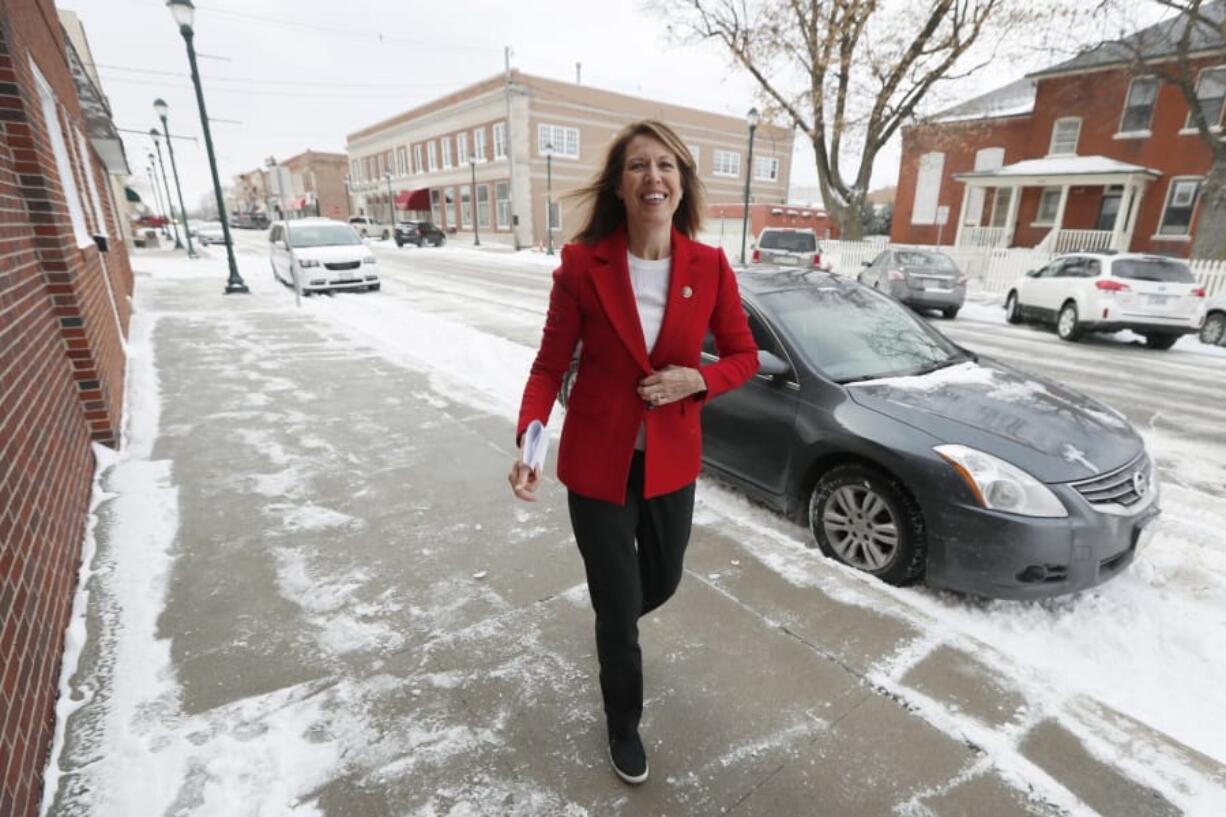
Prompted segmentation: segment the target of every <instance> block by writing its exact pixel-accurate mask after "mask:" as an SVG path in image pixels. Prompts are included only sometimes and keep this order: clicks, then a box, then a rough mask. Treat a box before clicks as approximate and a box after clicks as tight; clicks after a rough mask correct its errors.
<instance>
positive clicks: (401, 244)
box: [396, 238, 404, 247]
mask: <svg viewBox="0 0 1226 817" xmlns="http://www.w3.org/2000/svg"><path fill="white" fill-rule="evenodd" d="M396 246H397V247H403V246H404V242H403V241H401V240H400V239H399V238H397V239H396Z"/></svg>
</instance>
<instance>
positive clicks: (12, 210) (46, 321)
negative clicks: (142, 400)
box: [0, 0, 132, 817]
mask: <svg viewBox="0 0 1226 817" xmlns="http://www.w3.org/2000/svg"><path fill="white" fill-rule="evenodd" d="M63 49H64V44H63V35H62V32H61V30H60V28H59V23H58V21H57V18H56V15H55V8H54V5H53V4H52V3H51V2H50V0H39V1H38V2H28V3H21V4H16V5H15V6H5V7H3V10H0V815H4V817H34V815H36V814H37V813H38V805H39V799H40V795H41V789H42V773H43V769H44V767H45V765H46V762H47V756H48V751H49V749H50V745H51V739H52V734H53V729H54V705H55V699H56V695H57V691H58V682H59V673H60V665H61V654H62V651H63V637H64V632H65V628H66V625H67V622H68V616H69V614H70V612H71V606H72V600H73V594H74V592H75V585H76V577H77V572H78V566H79V560H80V547H81V541H82V535H83V532H84V523H85V516H86V513H87V511H88V503H89V493H90V486H91V482H92V477H93V470H94V461H93V456H92V453H91V451H90V442H91V440H93V441H97V442H100V443H103V444H107V445H112V446H114V445H116V444H117V442H118V435H119V422H120V417H121V415H122V403H123V375H124V366H125V356H124V349H123V342H122V335H123V334H125V333H126V331H127V323H128V319H129V313H128V309H129V296H130V295H131V292H132V270H131V266H130V264H129V262H128V258H127V252H126V247H125V245H124V244H123V242H122V241H120V240H119V238H120V231H119V229H118V214H116V213H114V212H112V211H111V209H110V204H111V201H110V198H109V197H108V196H106V195H105V188H104V186H103V185H104V184H105V182H106V180H105V178H104V177H103V175H102V174H103V170H102V166H101V163H100V161H99V159H98V157H97V155H95V154H94V153H93V151H92V149H91V148H89V147H88V145H87V144H86V145H82V144H80V143H79V142H78V139H77V136H76V133H77V131H78V130H79V129H80V130H83V129H84V125H83V122H82V119H81V112H80V109H79V105H78V103H77V98H76V92H75V88H74V86H73V83H72V78H71V75H70V74H69V71H68V66H67V63H66V61H65V58H64V52H63ZM31 59H33V61H34V62H35V63H37V65H38V70H39V71H40V72H41V73H42V74H43V76H44V77H45V79H46V80H47V82H48V84H49V85H50V86H51V88H52V90H53V92H54V94H55V96H56V98H57V102H58V110H57V111H56V116H57V118H58V121H59V123H60V127H61V129H62V130H63V131H64V136H65V141H66V142H67V146H68V154H69V159H70V163H71V166H72V168H73V172H74V173H75V174H76V178H70V179H61V178H60V175H59V172H58V169H57V164H56V161H55V157H54V153H53V150H52V147H51V144H50V142H49V138H48V133H47V128H46V125H45V122H44V118H43V108H42V102H41V99H40V96H39V94H38V91H37V86H36V84H35V79H34V74H33V71H32V69H31V68H30V61H31ZM82 149H84V150H85V151H88V155H86V154H84V153H82V152H81V151H82ZM85 172H91V173H92V174H93V176H94V183H95V186H96V187H97V189H98V193H99V198H100V203H101V207H102V209H103V214H102V220H103V221H104V222H105V232H106V233H107V234H108V235H110V236H111V240H112V247H111V250H110V252H108V253H107V254H106V258H105V262H106V268H107V272H106V276H105V277H104V274H103V257H102V256H101V255H100V253H99V252H98V251H97V249H95V248H94V247H92V246H88V247H85V248H81V247H78V242H77V239H76V236H75V235H74V231H73V228H72V224H71V221H70V217H69V212H68V205H67V200H66V197H65V185H68V184H71V185H74V186H75V187H76V188H77V189H78V190H79V193H80V197H81V200H82V204H83V209H84V210H85V215H86V223H87V226H88V227H89V229H90V231H91V232H98V231H99V225H97V224H95V223H94V222H95V220H96V217H95V214H94V209H93V205H92V198H91V196H90V194H89V190H88V187H87V185H85V184H79V183H78V182H77V181H76V179H82V180H83V179H84V178H85V177H84V176H83V175H81V174H83V173H85ZM108 283H109V291H108V286H107V285H108Z"/></svg>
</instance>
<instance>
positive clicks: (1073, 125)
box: [1047, 116, 1081, 156]
mask: <svg viewBox="0 0 1226 817" xmlns="http://www.w3.org/2000/svg"><path fill="white" fill-rule="evenodd" d="M1080 135H1081V117H1080V116H1066V117H1064V118H1063V119H1057V120H1056V121H1055V123H1054V124H1053V125H1052V126H1051V147H1050V148H1049V149H1048V151H1047V155H1048V156H1072V155H1074V154H1076V153H1077V137H1078V136H1080Z"/></svg>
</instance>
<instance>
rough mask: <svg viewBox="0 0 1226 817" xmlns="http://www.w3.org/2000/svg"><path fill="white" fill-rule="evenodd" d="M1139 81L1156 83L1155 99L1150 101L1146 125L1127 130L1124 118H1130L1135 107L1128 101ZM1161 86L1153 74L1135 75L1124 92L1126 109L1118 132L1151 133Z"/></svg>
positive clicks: (1121, 117) (1121, 113)
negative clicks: (1130, 111) (1130, 112)
mask: <svg viewBox="0 0 1226 817" xmlns="http://www.w3.org/2000/svg"><path fill="white" fill-rule="evenodd" d="M1138 82H1152V83H1153V84H1154V101H1153V102H1151V103H1149V119H1148V120H1147V121H1146V123H1145V126H1144V127H1140V128H1128V129H1127V130H1125V129H1124V120H1125V119H1127V118H1128V109H1129V108H1131V107H1133V106H1131V105H1129V104H1128V101H1129V100H1130V99H1132V89H1133V88H1135V87H1136V85H1137V83H1138ZM1161 87H1162V84H1161V83H1160V82H1159V81H1158V78H1157V77H1155V76H1153V75H1150V76H1145V77H1133V79H1132V81H1131V82H1129V83H1128V90H1127V91H1125V92H1124V110H1123V111H1121V112H1120V126H1119V129H1118V130H1117V131H1116V132H1117V133H1120V134H1133V133H1137V134H1140V133H1149V129H1150V126H1151V125H1153V122H1154V112H1155V111H1156V110H1157V109H1158V91H1159V90H1161ZM1189 115H1190V114H1189Z"/></svg>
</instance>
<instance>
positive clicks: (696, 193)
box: [566, 119, 707, 244]
mask: <svg viewBox="0 0 1226 817" xmlns="http://www.w3.org/2000/svg"><path fill="white" fill-rule="evenodd" d="M636 136H650V137H652V138H653V139H658V140H659V141H660V142H661V143H663V144H664V146H665V147H667V148H668V149H669V150H671V151H672V152H673V154H674V155H676V157H677V166H678V168H679V169H680V171H681V203H680V204H678V205H677V212H675V213H673V226H674V227H676V228H677V229H678V230H680V231H681V233H682V234H683V235H685V236H686V237H687V238H693V237H694V236H695V234H697V232H698V230H699V229H700V228H701V227H702V214H703V211H704V210H706V205H707V191H706V189H705V188H704V187H703V185H702V181H701V180H700V179H699V178H698V168H697V167H696V166H695V163H694V156H693V154H691V153H690V149H689V148H688V147H686V145H685V142H683V141H682V140H681V137H679V136H678V135H677V134H676V132H675V131H674V130H673V129H672V128H670V127H669V126H668V125H665V124H664V123H663V122H658V121H656V120H654V119H644V120H642V121H641V122H631V123H630V124H629V125H627V126H626V127H624V128H622V130H621V132H620V133H618V134H617V136H615V137H614V138H613V143H612V144H611V145H609V150H608V152H607V153H606V154H605V159H604V165H603V166H602V167H601V169H600V172H599V173H598V174H597V175H596V178H594V179H592V181H591V182H589V183H588V184H587V185H585V186H584V187H581V188H579V189H578V190H575V191H573V192H571V193H567V194H566V197H567V198H574V199H576V200H578V201H579V202H580V206H581V207H583V208H584V209H585V210H586V219H585V223H584V225H583V228H582V229H581V230H579V232H578V233H576V234H575V237H574V240H575V241H578V242H580V243H583V244H595V243H596V242H597V241H600V240H601V239H602V238H605V237H607V236H609V235H610V234H611V233H613V232H615V231H616V230H617V229H618V228H620V227H621V226H622V225H623V224H625V223H626V205H625V204H624V203H623V202H622V200H621V199H620V198H618V197H617V186H618V184H619V183H620V182H621V175H622V170H623V169H624V168H625V163H626V147H627V146H628V145H629V144H630V140H632V139H634V137H636Z"/></svg>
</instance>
